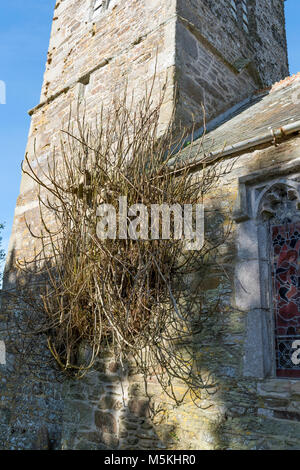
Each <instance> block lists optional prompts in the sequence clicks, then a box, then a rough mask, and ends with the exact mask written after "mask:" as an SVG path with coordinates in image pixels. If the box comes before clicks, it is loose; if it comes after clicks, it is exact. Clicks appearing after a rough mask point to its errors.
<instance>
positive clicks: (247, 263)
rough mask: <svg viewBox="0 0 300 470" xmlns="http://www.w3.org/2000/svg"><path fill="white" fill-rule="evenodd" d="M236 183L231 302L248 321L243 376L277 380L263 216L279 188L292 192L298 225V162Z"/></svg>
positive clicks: (266, 228)
mask: <svg viewBox="0 0 300 470" xmlns="http://www.w3.org/2000/svg"><path fill="white" fill-rule="evenodd" d="M238 184H239V191H238V199H237V202H236V207H235V211H234V217H233V218H234V221H235V222H236V224H237V263H236V267H235V276H234V277H235V279H234V292H235V301H234V303H235V307H236V308H237V309H238V310H240V311H241V312H243V313H244V314H245V317H246V334H245V344H244V356H243V375H244V376H245V377H253V378H259V379H263V378H267V377H269V378H274V379H276V378H277V376H276V357H275V322H274V311H273V297H272V291H273V286H272V275H271V259H270V253H271V251H270V241H271V240H270V232H269V228H270V225H269V223H268V222H265V221H263V219H262V216H263V212H264V210H265V201H266V196H267V194H268V193H269V192H270V190H272V188H273V187H278V186H279V185H280V186H281V187H284V188H286V190H287V191H292V192H293V193H294V195H295V196H293V197H295V198H296V201H295V208H296V209H295V213H294V219H293V221H295V222H296V221H300V210H299V209H300V158H299V159H297V160H294V161H293V162H291V163H288V164H287V163H284V164H283V165H280V166H274V167H271V168H268V169H263V170H259V171H257V172H255V173H251V174H249V175H247V176H242V177H240V178H239V180H238ZM278 380H280V378H278ZM281 380H282V378H281ZM286 380H288V379H286ZM293 380H297V379H295V378H293ZM298 380H299V379H298Z"/></svg>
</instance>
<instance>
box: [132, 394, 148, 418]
mask: <svg viewBox="0 0 300 470" xmlns="http://www.w3.org/2000/svg"><path fill="white" fill-rule="evenodd" d="M128 408H129V410H130V412H131V413H132V414H134V415H135V416H138V417H148V416H149V415H150V410H149V400H148V399H141V398H140V399H137V398H135V399H132V400H130V401H129V403H128Z"/></svg>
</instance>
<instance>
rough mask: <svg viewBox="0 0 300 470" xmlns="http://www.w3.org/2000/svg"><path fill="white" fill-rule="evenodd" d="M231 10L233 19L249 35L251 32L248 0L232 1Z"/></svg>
mask: <svg viewBox="0 0 300 470" xmlns="http://www.w3.org/2000/svg"><path fill="white" fill-rule="evenodd" d="M230 9H231V13H232V16H233V18H234V19H235V20H236V21H237V22H238V24H239V25H240V26H241V27H242V28H243V29H244V30H245V31H246V32H247V33H248V32H249V11H248V0H230Z"/></svg>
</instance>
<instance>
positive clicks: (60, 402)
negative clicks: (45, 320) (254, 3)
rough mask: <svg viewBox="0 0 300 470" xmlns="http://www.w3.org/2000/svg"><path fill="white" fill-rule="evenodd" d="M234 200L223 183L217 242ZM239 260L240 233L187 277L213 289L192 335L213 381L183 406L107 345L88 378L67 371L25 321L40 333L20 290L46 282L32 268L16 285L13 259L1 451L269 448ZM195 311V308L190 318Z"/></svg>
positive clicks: (216, 212)
mask: <svg viewBox="0 0 300 470" xmlns="http://www.w3.org/2000/svg"><path fill="white" fill-rule="evenodd" d="M225 200H226V195H225V193H224V188H222V191H221V192H220V193H216V194H215V195H214V202H213V203H211V202H210V203H209V204H207V206H206V207H207V212H206V221H207V224H206V225H207V228H206V237H207V238H210V239H211V240H213V239H214V237H218V236H219V235H218V231H219V230H221V231H222V230H223V227H224V226H225V225H226V224H228V220H229V217H228V210H227V209H228V208H226V207H224V201H225ZM229 200H230V197H228V201H229ZM235 258H236V254H235V233H234V231H232V233H231V236H230V237H229V238H228V240H227V241H226V243H225V244H224V245H223V246H221V247H219V250H218V253H216V256H215V257H214V258H212V257H210V258H209V260H208V262H207V264H206V265H205V267H204V266H202V269H201V270H200V271H199V272H196V273H194V274H193V278H191V277H189V278H188V284H189V288H190V289H192V290H193V289H199V287H200V290H201V292H205V306H204V307H203V309H202V313H201V314H202V318H201V328H200V330H199V328H197V327H199V324H198V325H197V324H196V323H195V324H193V328H194V331H195V335H194V336H193V337H192V338H190V339H189V341H190V344H189V347H190V348H191V350H192V351H193V355H194V358H195V367H196V368H197V370H198V371H199V372H200V373H201V377H202V378H203V380H204V382H205V381H206V384H205V386H204V387H203V389H202V390H201V402H200V403H198V405H199V406H196V405H195V404H194V402H193V393H190V394H187V395H186V397H185V398H184V399H183V401H182V403H181V404H177V405H176V404H175V403H174V402H173V401H172V400H171V399H170V398H169V397H168V396H167V395H166V394H165V393H163V391H162V390H161V388H160V385H159V383H158V382H157V380H156V378H155V377H149V378H148V381H147V384H146V389H145V384H144V380H143V377H142V376H141V375H139V373H138V370H137V369H136V368H135V367H134V366H133V365H132V364H129V363H127V364H126V365H125V367H124V368H123V369H122V368H121V367H120V365H119V364H118V363H116V362H115V359H114V358H113V357H112V356H111V355H109V354H108V353H105V352H103V354H101V355H100V358H99V359H98V360H97V362H96V364H95V366H94V368H93V369H92V370H91V371H89V372H88V373H87V374H86V376H84V378H83V379H81V380H74V379H71V378H70V377H67V376H66V375H64V374H63V373H62V372H61V371H60V370H59V369H58V368H57V366H56V364H55V363H54V360H53V358H52V356H51V355H50V352H49V351H48V348H47V344H46V341H45V335H44V334H43V331H42V330H41V332H40V334H39V335H34V336H31V335H24V329H23V328H22V325H23V324H24V319H25V324H26V328H27V329H28V328H29V330H30V327H31V326H32V325H31V324H30V323H28V319H30V322H34V323H35V325H34V326H35V330H36V325H37V324H38V325H39V324H41V326H42V323H41V318H40V313H41V312H39V311H35V312H34V315H33V313H32V311H29V310H30V305H28V304H27V305H26V306H25V305H24V303H23V302H22V301H21V300H20V296H19V295H18V292H20V291H21V292H22V291H24V289H25V290H26V285H27V284H28V285H29V284H30V286H31V287H32V284H33V283H36V289H37V290H38V286H39V282H41V279H39V281H38V280H37V276H36V274H34V273H33V274H32V275H31V276H30V275H29V276H28V277H27V279H26V280H25V279H24V277H23V278H18V277H17V278H16V281H15V282H12V281H11V279H12V273H13V271H14V270H13V266H12V264H11V265H8V266H7V269H6V273H7V274H6V279H5V285H4V287H5V292H4V293H3V294H2V311H1V324H2V328H1V330H2V331H4V329H5V331H6V335H7V336H6V349H7V364H6V366H5V367H3V366H1V369H0V373H1V378H0V390H1V395H2V396H1V404H0V448H1V449H32V448H37V449H53V450H55V449H61V448H62V449H82V450H85V449H95V450H101V449H103V450H104V449H164V448H169V449H229V448H237V449H243V448H253V449H254V448H255V449H256V448H257V449H263V448H268V442H267V441H268V439H267V438H266V437H265V435H263V434H266V433H267V432H270V433H271V423H267V420H266V418H264V417H262V416H260V415H258V402H257V396H256V389H257V384H256V382H255V381H252V380H249V379H245V378H244V377H243V370H242V359H243V338H244V334H245V322H246V318H245V313H243V312H240V311H237V310H236V309H234V308H233V307H232V296H233V287H232V285H233V275H234V273H233V271H234V263H235ZM13 259H14V252H13V253H12V256H11V260H13ZM11 263H12V261H11ZM8 273H9V274H8ZM216 302H217V303H218V315H211V314H210V313H211V312H212V311H213V309H211V308H210V306H214V307H215V305H216ZM34 305H35V308H36V303H35V304H34ZM41 311H42V308H41ZM27 314H28V316H27ZM195 318H196V317H195V316H194V315H193V314H191V322H194V320H195ZM20 332H22V334H20ZM82 354H85V353H84V351H83V352H82ZM173 386H174V390H175V393H176V394H177V396H178V398H180V397H183V396H184V394H185V392H186V387H185V385H184V384H183V383H182V381H181V380H180V377H178V378H177V379H174V382H173ZM268 426H270V428H268ZM258 429H262V431H263V432H262V433H260V431H258Z"/></svg>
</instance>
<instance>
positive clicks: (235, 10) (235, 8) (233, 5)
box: [230, 0, 238, 20]
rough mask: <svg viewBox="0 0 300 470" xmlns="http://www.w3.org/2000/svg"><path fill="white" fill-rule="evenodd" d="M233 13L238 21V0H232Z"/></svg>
mask: <svg viewBox="0 0 300 470" xmlns="http://www.w3.org/2000/svg"><path fill="white" fill-rule="evenodd" d="M230 6H231V13H232V15H233V17H234V19H235V20H237V19H238V14H237V4H236V0H230Z"/></svg>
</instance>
